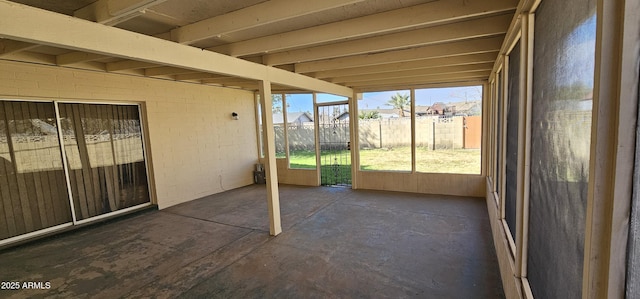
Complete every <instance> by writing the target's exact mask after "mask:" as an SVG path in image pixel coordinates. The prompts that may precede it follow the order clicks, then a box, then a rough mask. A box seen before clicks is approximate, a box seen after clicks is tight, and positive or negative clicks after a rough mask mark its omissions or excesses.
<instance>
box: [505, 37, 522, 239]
mask: <svg viewBox="0 0 640 299" xmlns="http://www.w3.org/2000/svg"><path fill="white" fill-rule="evenodd" d="M508 76H509V77H508V79H507V80H508V81H507V82H508V83H507V84H508V86H507V87H508V91H507V124H506V125H507V138H506V139H507V140H506V141H507V149H506V153H505V154H506V161H505V162H506V173H505V185H506V189H505V195H504V196H505V201H504V208H505V220H506V221H507V224H508V225H509V231H510V232H511V237H512V238H513V240H514V241H515V239H516V197H517V187H518V186H517V182H518V180H517V170H518V137H519V132H518V123H519V119H520V114H519V111H520V41H518V42H517V43H516V45H515V46H514V47H513V50H511V53H510V54H509V72H508Z"/></svg>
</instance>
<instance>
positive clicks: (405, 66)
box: [310, 51, 498, 79]
mask: <svg viewBox="0 0 640 299" xmlns="http://www.w3.org/2000/svg"><path fill="white" fill-rule="evenodd" d="M497 57H498V51H495V52H487V53H478V54H469V55H458V56H450V57H439V58H431V59H422V60H415V61H405V62H397V63H388V64H379V65H372V66H363V67H355V68H348V69H337V70H331V71H322V72H317V73H311V74H310V75H312V76H313V77H314V78H318V79H326V78H335V77H344V76H357V75H366V74H379V73H391V72H402V71H407V70H416V69H429V68H436V67H444V66H455V65H467V64H478V63H489V62H490V63H492V64H493V62H494V61H495V60H496V58H497Z"/></svg>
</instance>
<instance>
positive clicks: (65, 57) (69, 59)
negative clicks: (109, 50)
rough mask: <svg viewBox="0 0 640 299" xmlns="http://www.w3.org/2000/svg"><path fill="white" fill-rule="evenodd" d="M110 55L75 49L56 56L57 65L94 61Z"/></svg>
mask: <svg viewBox="0 0 640 299" xmlns="http://www.w3.org/2000/svg"><path fill="white" fill-rule="evenodd" d="M108 57H109V56H105V55H100V54H94V53H87V52H78V51H73V52H69V53H65V54H60V55H57V56H56V64H57V65H70V64H75V63H81V62H87V61H94V60H99V59H104V58H108Z"/></svg>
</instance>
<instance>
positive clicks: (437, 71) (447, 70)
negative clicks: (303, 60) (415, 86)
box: [329, 62, 493, 84]
mask: <svg viewBox="0 0 640 299" xmlns="http://www.w3.org/2000/svg"><path fill="white" fill-rule="evenodd" d="M492 68H493V62H486V63H478V64H465V65H455V66H442V67H432V68H427V69H417V70H405V71H397V72H389V73H379V74H366V75H354V76H344V77H336V78H330V79H329V82H333V83H338V84H342V83H346V82H361V81H375V80H389V79H397V78H415V77H422V76H434V75H445V74H446V75H449V74H462V73H471V72H479V71H491V69H492Z"/></svg>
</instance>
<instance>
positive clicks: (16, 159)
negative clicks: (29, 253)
mask: <svg viewBox="0 0 640 299" xmlns="http://www.w3.org/2000/svg"><path fill="white" fill-rule="evenodd" d="M0 163H1V164H0V239H6V238H9V237H14V236H17V235H21V234H25V233H29V232H33V231H36V230H40V229H43V228H47V227H52V226H55V225H59V224H63V223H68V222H70V221H71V209H70V207H69V197H68V194H67V188H66V184H65V179H64V177H65V176H64V170H63V168H62V155H61V154H60V142H59V140H58V129H57V124H56V120H55V111H54V106H53V103H34V102H3V101H0Z"/></svg>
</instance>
